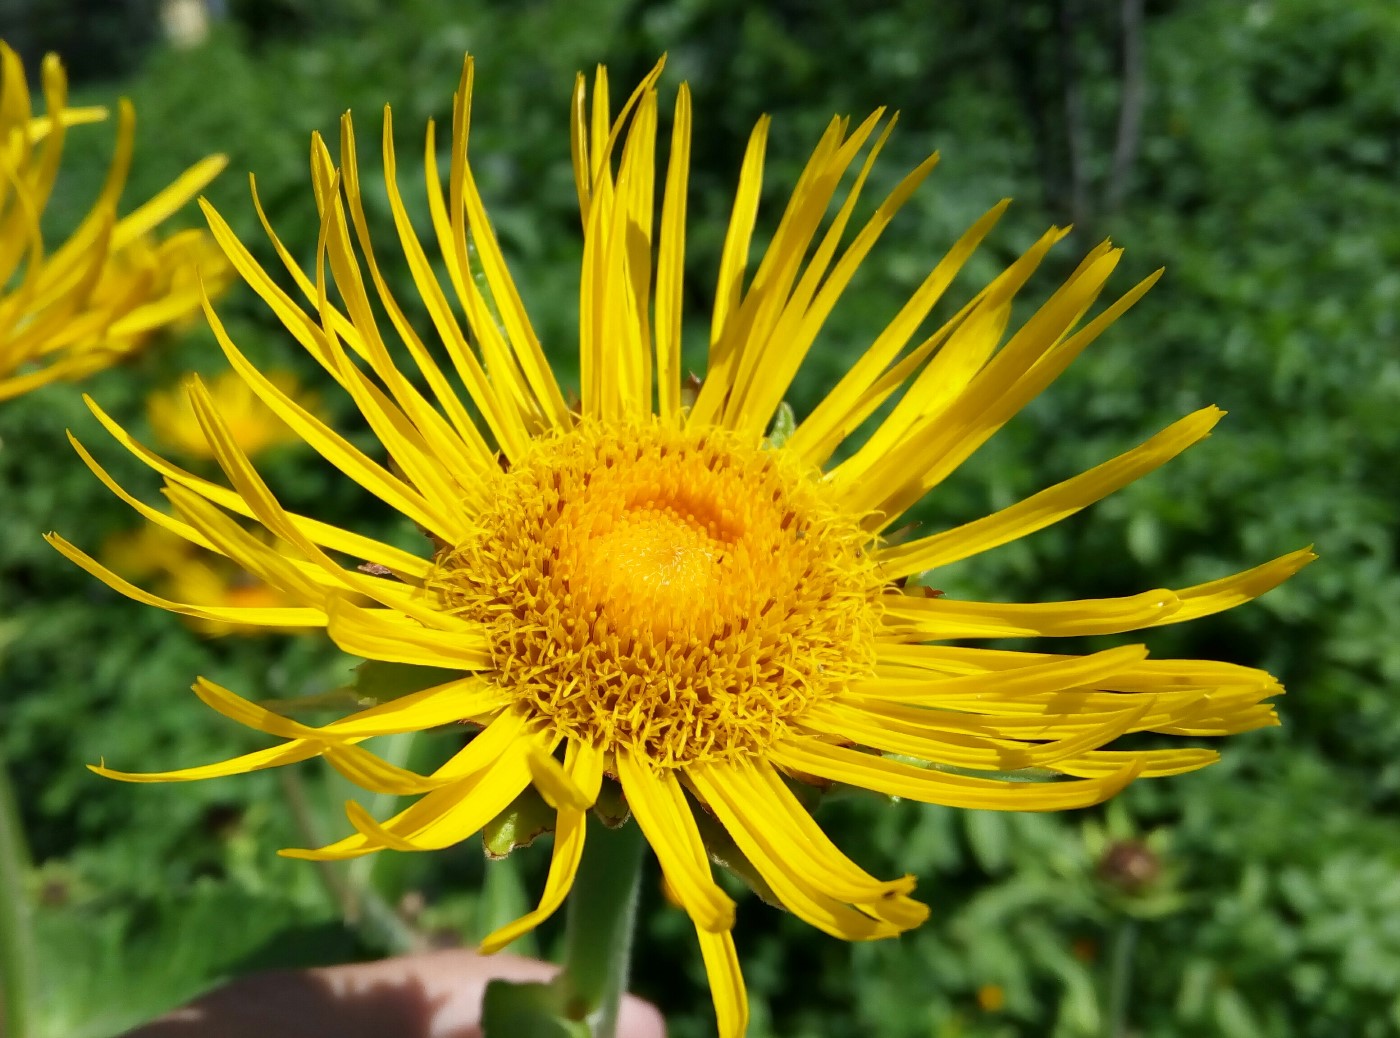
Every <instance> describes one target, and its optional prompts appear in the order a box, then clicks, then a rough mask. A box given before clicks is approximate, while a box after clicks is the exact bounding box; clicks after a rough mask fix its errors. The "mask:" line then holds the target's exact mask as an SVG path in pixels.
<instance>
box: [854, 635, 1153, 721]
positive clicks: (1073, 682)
mask: <svg viewBox="0 0 1400 1038" xmlns="http://www.w3.org/2000/svg"><path fill="white" fill-rule="evenodd" d="M888 651H889V652H893V651H894V650H893V649H891V650H888ZM887 654H888V653H887V650H885V649H883V648H882V649H881V657H882V658H885V657H886V656H887ZM1146 657H1147V649H1146V647H1145V646H1142V645H1121V646H1118V647H1116V648H1112V649H1105V650H1103V651H1102V652H1095V653H1091V654H1090V655H1088V656H1066V657H1058V658H1055V657H1052V658H1044V657H1039V656H1031V657H1030V658H1029V659H1027V660H1023V661H1022V665H1021V666H1017V667H1009V668H1006V669H998V670H995V671H987V672H977V671H973V672H971V673H962V674H959V675H958V676H956V677H938V678H933V677H930V678H926V679H924V680H922V681H912V680H911V681H905V682H899V683H895V682H889V681H881V680H880V679H878V678H877V679H871V680H866V681H861V682H856V683H855V684H854V685H853V686H852V689H853V691H855V692H857V693H858V694H859V695H861V696H864V697H867V698H876V699H890V700H897V701H899V702H905V703H908V702H918V703H926V704H929V705H935V706H936V705H938V703H939V702H940V701H941V700H943V699H946V698H951V697H958V696H965V695H978V696H988V697H994V698H996V699H1009V698H1013V697H1020V696H1026V695H1033V694H1036V693H1040V692H1059V691H1061V690H1063V689H1067V688H1080V687H1086V686H1092V685H1097V684H1098V683H1099V682H1103V681H1107V680H1108V679H1110V678H1111V677H1113V676H1115V675H1117V674H1119V673H1120V672H1122V671H1123V670H1124V669H1125V668H1127V667H1130V666H1132V665H1133V664H1135V663H1138V662H1139V661H1141V660H1143V659H1145V658H1146Z"/></svg>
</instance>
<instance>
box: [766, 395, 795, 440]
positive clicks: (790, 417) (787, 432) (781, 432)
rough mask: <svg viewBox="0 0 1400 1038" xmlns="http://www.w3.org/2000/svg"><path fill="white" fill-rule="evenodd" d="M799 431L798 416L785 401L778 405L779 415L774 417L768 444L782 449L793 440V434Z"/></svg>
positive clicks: (769, 431)
mask: <svg viewBox="0 0 1400 1038" xmlns="http://www.w3.org/2000/svg"><path fill="white" fill-rule="evenodd" d="M796 431H797V416H796V415H795V414H793V410H792V405H791V404H789V403H788V402H787V401H786V400H784V401H783V402H782V403H781V404H779V405H778V413H777V414H775V415H774V416H773V428H771V429H770V430H768V440H767V444H768V446H770V447H781V446H782V445H783V444H785V443H787V442H788V440H790V439H792V434H793V433H794V432H796Z"/></svg>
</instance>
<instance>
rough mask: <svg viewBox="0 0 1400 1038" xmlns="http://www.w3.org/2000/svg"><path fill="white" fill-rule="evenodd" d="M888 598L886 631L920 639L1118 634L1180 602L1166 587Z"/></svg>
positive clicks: (1149, 621) (1156, 618)
mask: <svg viewBox="0 0 1400 1038" xmlns="http://www.w3.org/2000/svg"><path fill="white" fill-rule="evenodd" d="M884 602H885V624H886V632H887V634H889V635H891V636H894V637H898V638H901V639H906V640H908V639H918V640H920V641H932V640H941V639H945V638H1055V637H1067V636H1077V635H1088V634H1118V633H1120V632H1122V631H1133V630H1137V629H1138V628H1140V627H1147V626H1150V625H1151V624H1153V623H1155V622H1158V621H1161V620H1162V619H1163V618H1165V617H1167V616H1170V615H1171V614H1172V612H1173V611H1174V610H1176V609H1177V608H1178V607H1179V600H1178V598H1177V596H1176V595H1175V594H1173V593H1172V592H1170V591H1167V590H1165V589H1159V590H1155V591H1144V592H1142V593H1141V594H1138V595H1129V596H1127V597H1124V598H1097V599H1084V600H1081V601H1077V602H1037V603H1031V604H1025V603H1019V602H1018V603H1009V602H1008V603H1002V602H964V601H960V600H957V599H950V598H923V597H920V596H918V595H906V594H900V593H894V594H887V595H885V596H884Z"/></svg>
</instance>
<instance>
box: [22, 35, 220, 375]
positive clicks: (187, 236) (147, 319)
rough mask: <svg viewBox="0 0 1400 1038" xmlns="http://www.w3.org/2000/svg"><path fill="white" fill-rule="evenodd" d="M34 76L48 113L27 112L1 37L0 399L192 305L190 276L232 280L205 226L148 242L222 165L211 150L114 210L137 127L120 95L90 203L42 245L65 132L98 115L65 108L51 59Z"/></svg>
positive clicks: (89, 367)
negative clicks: (163, 184)
mask: <svg viewBox="0 0 1400 1038" xmlns="http://www.w3.org/2000/svg"><path fill="white" fill-rule="evenodd" d="M42 80H43V91H44V100H45V105H46V107H47V114H46V115H44V116H37V117H36V116H35V115H34V114H33V112H32V111H31V108H30V98H29V87H28V84H27V82H26V81H25V75H24V68H23V67H22V65H21V63H20V60H19V57H18V55H16V54H15V52H14V51H13V50H11V49H10V48H9V47H8V46H7V45H6V44H4V43H3V42H0V400H6V399H9V398H11V397H15V396H19V395H20V394H21V393H26V392H28V391H29V390H31V389H35V388H37V387H38V386H42V385H44V384H46V383H48V382H52V381H55V380H57V379H76V378H81V377H83V376H85V375H88V374H91V373H92V372H94V371H97V370H99V369H100V368H104V367H107V366H108V365H110V364H113V363H115V362H116V361H118V360H120V359H121V358H122V357H124V356H126V355H128V354H129V353H131V352H132V351H134V350H136V349H137V348H139V347H140V346H141V345H142V344H143V343H144V342H145V341H146V340H147V339H148V338H149V337H150V335H151V334H152V333H153V332H155V331H157V330H158V329H160V328H162V327H165V326H167V325H170V324H171V323H173V322H178V321H181V320H183V319H186V318H189V317H191V316H192V315H194V314H195V313H196V312H197V311H198V309H199V300H200V287H199V279H200V277H201V276H202V277H203V278H204V281H205V285H206V287H207V288H208V289H209V290H210V291H214V290H215V289H217V288H218V287H219V286H221V285H222V284H224V283H226V282H227V281H228V280H229V279H230V277H231V275H232V271H231V269H230V267H229V265H228V263H227V262H226V261H225V260H224V258H223V256H222V254H221V253H220V252H219V250H218V249H217V248H215V247H214V246H213V244H212V242H211V241H210V239H209V236H208V234H206V233H205V232H204V231H199V230H190V231H181V232H177V233H176V234H173V235H171V236H170V237H169V238H166V239H165V240H163V241H156V240H154V239H152V238H150V237H149V234H150V232H151V231H152V230H153V229H154V228H155V227H156V226H157V225H158V224H160V223H161V222H162V221H164V220H165V219H166V218H167V217H168V216H170V215H171V214H172V213H173V212H175V210H177V209H179V208H180V207H181V206H182V205H184V204H185V202H187V201H189V200H190V199H191V198H192V197H194V196H195V195H196V194H197V193H198V192H199V191H200V190H201V189H202V188H203V187H204V186H205V185H206V184H208V183H209V181H211V180H212V179H213V178H214V177H215V175H217V174H218V172H219V171H220V170H221V169H223V167H224V165H225V159H224V157H223V156H222V155H213V156H210V157H209V158H206V159H204V160H203V161H201V162H198V163H196V164H195V165H194V166H192V167H191V168H190V169H189V170H187V171H186V172H185V173H184V174H182V175H181V176H180V177H179V178H178V179H176V180H175V181H174V183H172V184H171V185H170V186H169V187H167V188H166V189H165V190H163V191H161V192H160V193H159V194H157V195H156V196H155V197H154V198H152V199H150V200H149V201H148V202H146V203H145V204H144V205H142V206H140V207H138V208H137V209H135V210H134V211H132V212H131V213H128V214H127V215H126V216H124V217H120V218H119V217H118V216H117V201H118V199H119V197H120V196H121V192H122V187H123V185H124V184H125V182H126V176H127V171H128V168H129V167H130V165H131V152H132V140H133V134H134V131H135V125H136V120H135V115H134V114H133V112H132V108H131V105H130V104H129V103H128V102H127V101H125V100H123V101H121V103H120V105H119V106H118V114H117V146H116V151H115V153H114V154H113V157H112V163H111V166H110V168H109V169H108V172H107V179H106V182H105V183H104V185H103V187H102V190H101V193H100V194H99V195H98V198H97V201H96V202H95V203H94V205H93V207H92V209H91V210H90V211H89V212H88V214H87V216H85V217H84V218H83V220H82V222H81V223H80V224H79V225H78V227H77V229H76V230H74V231H73V233H72V234H71V235H70V236H69V237H68V239H67V240H66V241H64V242H63V244H61V245H59V246H58V248H57V249H54V250H52V251H49V250H48V249H46V247H45V244H44V240H43V236H42V234H41V232H40V222H41V220H42V218H43V215H44V210H45V208H46V206H47V205H48V203H49V200H50V196H51V194H52V192H53V186H54V182H55V179H56V177H57V175H58V170H59V162H60V158H61V156H62V152H63V142H64V138H65V136H66V134H67V130H68V128H69V127H70V126H76V125H79V124H81V123H90V122H94V121H97V120H100V119H103V118H105V117H106V112H105V110H104V109H101V108H70V107H68V104H67V78H66V76H65V75H64V72H63V66H62V64H60V62H59V60H58V58H57V57H56V56H55V55H52V54H50V55H49V56H48V57H47V58H45V59H44V63H43V70H42Z"/></svg>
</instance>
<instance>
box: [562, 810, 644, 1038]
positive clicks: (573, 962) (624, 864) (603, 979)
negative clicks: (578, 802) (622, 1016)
mask: <svg viewBox="0 0 1400 1038" xmlns="http://www.w3.org/2000/svg"><path fill="white" fill-rule="evenodd" d="M645 846H646V841H645V840H644V839H643V838H642V830H641V826H639V825H637V823H636V822H628V823H625V824H624V825H622V826H621V827H620V828H617V829H609V828H608V827H607V826H605V825H603V824H602V823H601V822H599V821H597V820H596V819H594V818H591V817H590V818H589V820H588V840H587V843H586V844H585V845H584V854H583V861H582V862H580V863H579V871H578V876H577V878H575V880H574V886H573V892H572V893H571V894H570V895H569V901H568V905H567V906H566V912H567V915H566V921H565V930H564V971H563V972H562V973H560V974H559V976H558V978H557V979H556V980H555V985H556V987H557V989H558V990H559V991H560V993H561V994H562V996H563V1002H564V1005H565V1007H566V1010H567V1011H568V1015H569V1016H571V1017H574V1018H575V1019H587V1020H588V1021H589V1023H590V1024H591V1026H592V1031H593V1038H614V1034H615V1033H616V1030H617V1016H618V1010H619V1008H620V1007H621V1004H622V996H623V994H625V993H626V991H627V977H628V973H629V970H630V968H631V962H632V934H633V930H634V929H635V927H636V919H637V895H638V891H639V888H640V885H641V884H640V879H641V864H642V850H643V848H644V847H645Z"/></svg>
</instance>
